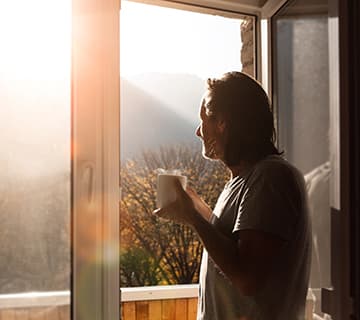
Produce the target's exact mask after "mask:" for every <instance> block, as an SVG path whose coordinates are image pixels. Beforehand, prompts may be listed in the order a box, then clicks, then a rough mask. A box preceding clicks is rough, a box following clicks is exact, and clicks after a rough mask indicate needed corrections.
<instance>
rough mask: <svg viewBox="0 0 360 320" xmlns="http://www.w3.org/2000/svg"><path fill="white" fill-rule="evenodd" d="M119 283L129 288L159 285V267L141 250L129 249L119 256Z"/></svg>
mask: <svg viewBox="0 0 360 320" xmlns="http://www.w3.org/2000/svg"><path fill="white" fill-rule="evenodd" d="M120 261H121V264H120V277H121V282H122V283H126V284H128V285H129V286H131V287H135V286H144V285H145V286H151V285H156V284H158V283H159V276H158V274H159V266H158V264H157V262H156V261H155V259H154V258H153V257H152V256H151V255H150V254H149V253H148V252H147V251H145V250H144V249H142V248H137V247H134V248H129V249H127V250H124V251H123V252H122V253H121V254H120Z"/></svg>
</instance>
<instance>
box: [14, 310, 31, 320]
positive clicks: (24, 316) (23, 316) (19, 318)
mask: <svg viewBox="0 0 360 320" xmlns="http://www.w3.org/2000/svg"><path fill="white" fill-rule="evenodd" d="M15 319H16V320H29V310H28V309H23V308H19V309H15Z"/></svg>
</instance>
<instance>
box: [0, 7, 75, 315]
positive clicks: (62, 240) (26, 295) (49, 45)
mask: <svg viewBox="0 0 360 320" xmlns="http://www.w3.org/2000/svg"><path fill="white" fill-rule="evenodd" d="M70 31H71V1H70V0H66V1H64V0H33V1H28V0H12V1H2V2H1V3H0V39H1V51H0V70H1V72H0V101H1V107H0V123H1V125H0V126H1V135H0V145H1V148H2V149H1V155H0V180H1V184H0V208H1V209H0V221H1V232H0V261H1V262H2V263H1V265H0V318H1V319H2V320H6V319H35V318H36V319H40V318H41V319H45V318H46V319H50V318H51V319H60V318H57V317H56V316H55V315H58V317H60V316H61V317H62V318H61V319H69V318H70V312H69V303H70V51H71V50H70V44H71V32H70Z"/></svg>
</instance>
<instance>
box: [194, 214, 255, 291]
mask: <svg viewBox="0 0 360 320" xmlns="http://www.w3.org/2000/svg"><path fill="white" fill-rule="evenodd" d="M216 219H217V218H216ZM192 225H193V228H194V229H195V231H196V232H197V234H198V235H199V237H200V239H201V241H202V243H203V245H204V247H205V248H206V250H207V251H208V253H209V255H210V256H211V258H212V260H213V261H214V262H215V264H216V265H217V266H218V267H219V268H220V270H221V271H222V272H223V273H224V274H225V275H226V276H227V277H228V278H229V279H230V280H231V281H232V282H233V284H234V285H235V286H236V287H238V289H239V290H240V292H241V293H243V294H248V284H247V283H248V279H249V277H248V273H247V270H248V268H247V266H246V259H242V257H240V251H239V247H238V243H237V242H236V241H234V240H232V239H230V238H228V237H226V236H225V235H224V234H222V233H221V232H220V231H219V230H217V229H216V227H215V226H214V225H213V224H211V223H210V222H209V221H207V220H206V219H205V218H203V217H202V216H201V214H199V213H197V212H196V213H195V214H194V220H193V223H192Z"/></svg>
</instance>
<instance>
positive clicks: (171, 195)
mask: <svg viewBox="0 0 360 320" xmlns="http://www.w3.org/2000/svg"><path fill="white" fill-rule="evenodd" d="M176 179H177V180H179V181H180V183H181V185H182V187H183V189H184V190H185V189H186V183H187V178H186V176H182V175H176V174H163V173H161V174H158V176H157V193H156V194H157V197H156V203H157V207H158V208H163V207H165V206H167V205H168V204H170V203H171V202H174V201H175V200H176V190H175V186H174V181H175V180H176Z"/></svg>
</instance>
